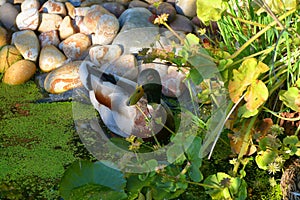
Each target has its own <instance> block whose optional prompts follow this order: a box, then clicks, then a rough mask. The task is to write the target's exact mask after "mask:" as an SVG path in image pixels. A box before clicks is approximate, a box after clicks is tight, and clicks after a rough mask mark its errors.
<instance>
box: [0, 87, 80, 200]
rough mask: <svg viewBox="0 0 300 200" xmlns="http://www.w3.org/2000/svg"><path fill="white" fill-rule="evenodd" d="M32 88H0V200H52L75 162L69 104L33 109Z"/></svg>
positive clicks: (34, 94)
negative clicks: (67, 170)
mask: <svg viewBox="0 0 300 200" xmlns="http://www.w3.org/2000/svg"><path fill="white" fill-rule="evenodd" d="M41 97H42V95H41V94H40V93H39V90H38V88H36V86H35V84H34V83H33V82H28V83H26V84H24V85H20V86H9V85H5V84H2V83H1V84H0V114H1V117H0V118H1V120H0V157H1V160H0V182H1V184H0V196H1V198H4V199H5V198H7V199H58V192H57V184H58V182H59V180H60V178H61V176H62V175H63V173H64V170H65V168H66V167H67V166H68V165H69V164H70V163H72V162H73V161H74V160H76V157H77V155H75V154H74V152H75V150H76V148H77V147H76V146H75V145H74V144H75V143H74V138H75V137H74V136H75V129H74V124H73V115H72V104H71V103H70V102H63V103H51V104H36V103H34V101H35V100H37V99H38V98H41Z"/></svg>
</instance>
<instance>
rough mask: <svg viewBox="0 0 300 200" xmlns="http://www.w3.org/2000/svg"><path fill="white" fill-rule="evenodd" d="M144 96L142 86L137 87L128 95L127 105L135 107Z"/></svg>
mask: <svg viewBox="0 0 300 200" xmlns="http://www.w3.org/2000/svg"><path fill="white" fill-rule="evenodd" d="M143 95H144V89H143V86H137V87H136V89H135V91H134V92H133V93H132V94H131V95H130V97H129V99H128V101H127V105H128V106H132V105H135V104H136V103H137V102H138V101H139V100H140V99H141V98H142V97H143Z"/></svg>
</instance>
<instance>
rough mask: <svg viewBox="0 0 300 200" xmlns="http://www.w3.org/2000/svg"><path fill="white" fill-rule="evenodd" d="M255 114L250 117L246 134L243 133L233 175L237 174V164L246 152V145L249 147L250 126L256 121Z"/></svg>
mask: <svg viewBox="0 0 300 200" xmlns="http://www.w3.org/2000/svg"><path fill="white" fill-rule="evenodd" d="M257 116H258V115H255V116H253V117H252V118H251V119H250V123H249V125H248V127H247V130H246V134H245V136H244V139H243V144H242V148H241V151H240V153H239V156H238V162H237V163H236V164H235V165H234V168H233V174H234V175H235V176H236V175H237V172H238V169H239V166H240V164H241V160H242V158H243V156H244V155H245V154H246V153H247V150H248V147H249V141H250V135H251V129H252V127H253V125H254V123H255V121H256V118H257Z"/></svg>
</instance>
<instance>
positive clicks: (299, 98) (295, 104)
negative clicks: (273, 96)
mask: <svg viewBox="0 0 300 200" xmlns="http://www.w3.org/2000/svg"><path fill="white" fill-rule="evenodd" d="M279 99H280V100H281V101H282V102H283V103H284V105H286V106H287V107H289V108H291V109H293V110H294V111H297V112H300V92H299V89H298V88H296V87H290V88H289V89H288V90H287V91H285V90H282V91H280V92H279Z"/></svg>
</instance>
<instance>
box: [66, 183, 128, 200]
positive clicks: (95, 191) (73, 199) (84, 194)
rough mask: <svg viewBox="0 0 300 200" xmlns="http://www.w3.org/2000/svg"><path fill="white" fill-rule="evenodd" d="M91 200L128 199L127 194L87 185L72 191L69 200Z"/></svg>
mask: <svg viewBox="0 0 300 200" xmlns="http://www.w3.org/2000/svg"><path fill="white" fill-rule="evenodd" d="M78 199H89V200H99V199H103V200H119V199H127V195H126V193H125V192H117V191H115V190H112V189H110V188H108V187H105V186H101V185H91V184H87V185H84V186H81V187H79V188H75V189H73V190H72V194H71V195H70V197H69V198H68V200H78Z"/></svg>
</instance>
